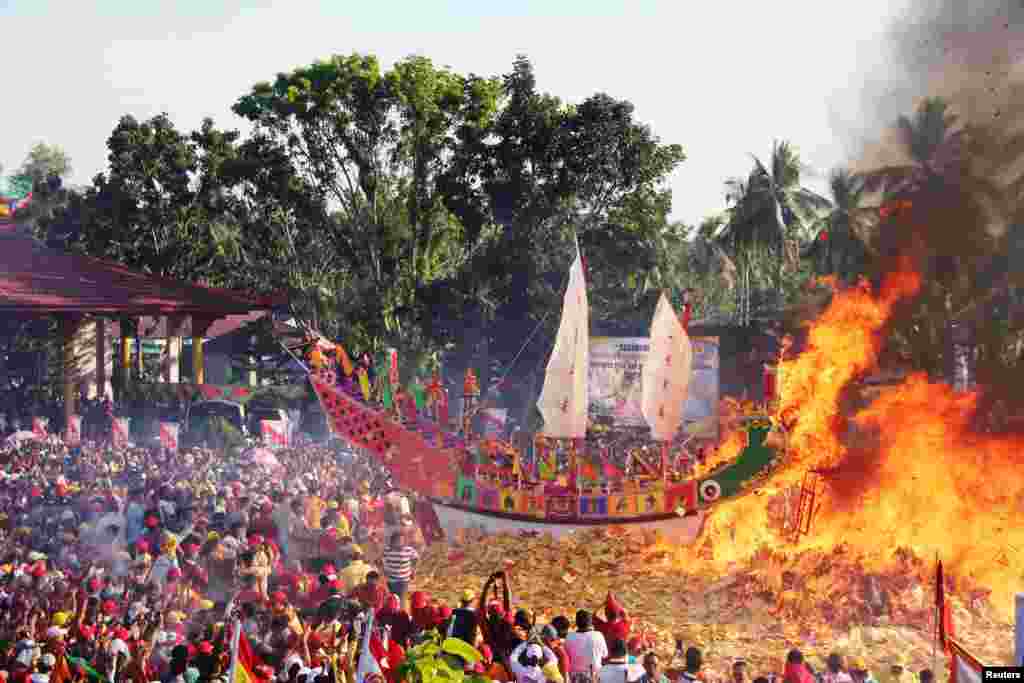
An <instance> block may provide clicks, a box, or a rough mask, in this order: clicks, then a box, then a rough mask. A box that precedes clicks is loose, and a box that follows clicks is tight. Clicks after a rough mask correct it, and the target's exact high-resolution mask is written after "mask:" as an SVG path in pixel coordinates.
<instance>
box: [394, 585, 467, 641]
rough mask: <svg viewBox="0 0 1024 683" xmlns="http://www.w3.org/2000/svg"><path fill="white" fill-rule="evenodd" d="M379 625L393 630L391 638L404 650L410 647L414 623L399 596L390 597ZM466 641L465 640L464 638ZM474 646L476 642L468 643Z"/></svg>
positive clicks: (456, 636) (457, 636) (454, 635)
mask: <svg viewBox="0 0 1024 683" xmlns="http://www.w3.org/2000/svg"><path fill="white" fill-rule="evenodd" d="M377 623H379V624H380V625H381V627H382V628H383V627H386V628H390V629H391V637H392V638H394V639H395V641H396V642H398V644H399V645H401V646H402V647H403V648H404V647H408V646H409V638H410V636H412V632H413V623H412V618H411V617H410V616H409V613H408V612H406V611H405V610H404V609H402V601H401V600H400V599H399V598H398V596H397V595H389V596H388V600H387V602H386V603H385V604H384V609H382V610H381V611H380V613H379V614H378V615H377ZM453 637H455V638H460V637H461V636H459V635H456V634H453ZM463 640H465V638H463ZM466 642H468V643H470V644H473V643H474V642H475V641H472V640H468V641H466Z"/></svg>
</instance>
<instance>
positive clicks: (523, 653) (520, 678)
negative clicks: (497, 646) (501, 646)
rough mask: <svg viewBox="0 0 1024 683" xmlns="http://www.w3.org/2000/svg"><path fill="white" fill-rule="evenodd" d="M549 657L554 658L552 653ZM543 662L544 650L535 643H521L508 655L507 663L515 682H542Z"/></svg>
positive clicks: (543, 680)
mask: <svg viewBox="0 0 1024 683" xmlns="http://www.w3.org/2000/svg"><path fill="white" fill-rule="evenodd" d="M549 652H550V650H549ZM551 658H552V660H553V659H554V654H552V655H551ZM548 661H551V660H548ZM544 663H545V655H544V650H543V649H542V648H541V646H540V645H537V644H536V643H529V642H527V643H522V644H521V645H519V647H517V648H516V649H515V650H513V651H512V654H511V655H510V656H509V664H510V665H511V669H512V675H513V676H515V677H516V683H544V682H545V680H546V677H545V676H544Z"/></svg>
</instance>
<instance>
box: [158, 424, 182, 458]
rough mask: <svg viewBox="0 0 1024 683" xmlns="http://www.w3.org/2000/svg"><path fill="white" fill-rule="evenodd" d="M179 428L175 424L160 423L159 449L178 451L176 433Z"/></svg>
mask: <svg viewBox="0 0 1024 683" xmlns="http://www.w3.org/2000/svg"><path fill="white" fill-rule="evenodd" d="M179 429H180V427H179V426H178V423H177V422H161V423H160V447H161V448H165V449H167V450H169V451H177V450H178V431H179Z"/></svg>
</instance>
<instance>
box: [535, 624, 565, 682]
mask: <svg viewBox="0 0 1024 683" xmlns="http://www.w3.org/2000/svg"><path fill="white" fill-rule="evenodd" d="M540 640H541V642H542V643H544V645H545V647H547V648H548V649H549V650H551V651H552V652H553V653H554V654H555V658H556V659H557V660H558V671H559V673H560V674H561V675H562V678H563V679H565V678H568V676H569V655H568V654H567V653H566V651H565V646H564V645H562V640H561V638H559V636H558V630H557V629H556V628H555V627H554V626H552V625H551V624H546V625H545V626H544V628H542V629H541V631H540Z"/></svg>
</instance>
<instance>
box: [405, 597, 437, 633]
mask: <svg viewBox="0 0 1024 683" xmlns="http://www.w3.org/2000/svg"><path fill="white" fill-rule="evenodd" d="M409 616H410V617H411V618H412V623H413V626H414V627H415V628H416V630H417V631H426V630H427V629H429V628H431V626H433V618H434V610H433V608H432V607H431V606H430V598H429V597H428V596H427V594H426V593H424V592H423V591H415V592H413V594H412V595H411V596H410V599H409Z"/></svg>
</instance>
